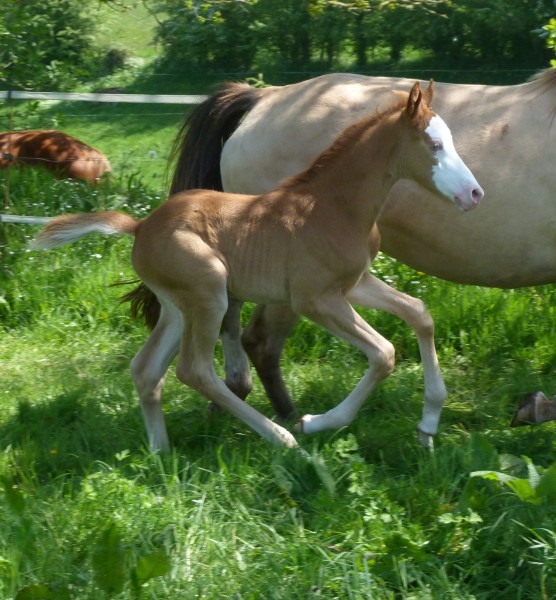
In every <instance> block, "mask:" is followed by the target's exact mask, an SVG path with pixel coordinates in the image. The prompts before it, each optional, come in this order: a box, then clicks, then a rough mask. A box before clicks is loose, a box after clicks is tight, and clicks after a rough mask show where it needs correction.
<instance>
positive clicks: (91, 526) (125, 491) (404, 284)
mask: <svg viewBox="0 0 556 600" xmlns="http://www.w3.org/2000/svg"><path fill="white" fill-rule="evenodd" d="M11 190H12V193H11V203H12V206H11V209H12V210H13V212H19V213H20V214H37V215H42V214H50V215H51V214H57V213H58V212H62V211H76V210H92V209H98V208H122V209H124V210H128V211H130V212H132V213H134V214H135V215H137V216H141V215H144V214H145V213H147V212H148V211H149V210H150V209H151V208H152V207H153V206H154V205H156V204H157V203H158V202H159V201H160V199H161V198H160V197H159V195H158V194H156V193H153V192H152V191H151V189H150V188H149V187H147V186H145V185H144V183H143V181H142V180H141V178H138V177H137V176H129V177H126V176H125V175H124V176H123V177H121V179H120V180H119V181H118V180H114V181H113V182H112V183H108V184H106V185H104V186H100V187H98V188H94V189H93V188H90V187H87V186H85V185H83V184H77V183H72V182H60V181H55V180H53V179H51V178H50V177H49V176H48V175H47V174H39V173H33V172H25V173H24V174H23V173H22V174H19V175H18V174H13V175H12V180H11ZM0 192H2V190H0ZM35 231H36V228H34V227H31V226H27V225H18V226H16V225H11V226H9V227H8V226H4V230H3V235H4V238H5V239H4V242H3V246H2V270H1V273H0V318H1V319H2V321H1V325H0V364H1V366H2V368H1V370H0V408H1V410H0V449H1V454H0V478H1V484H2V486H1V488H2V492H1V493H0V598H1V599H8V598H19V599H23V598H39V597H40V598H62V599H63V598H75V599H77V598H79V599H80V600H81V599H89V598H90V599H91V600H92V599H95V600H97V599H102V598H137V597H140V596H142V597H145V598H159V599H162V598H164V599H167V598H180V599H181V598H184V599H189V598H211V599H212V598H215V599H216V598H234V599H240V598H241V599H250V598H253V599H255V598H256V599H258V598H276V599H284V600H285V599H290V598H300V599H301V598H330V599H332V598H342V599H343V598H354V599H359V598H377V599H382V598H384V599H394V598H395V599H399V598H404V599H405V598H407V599H410V598H411V599H417V598H419V599H421V598H427V599H428V598H431V599H432V598H434V599H437V598H438V599H445V598H452V599H457V600H460V599H471V598H475V599H477V598H481V599H491V598H512V599H513V598H523V599H525V598H527V599H537V598H547V599H548V598H551V597H554V596H555V595H556V585H555V577H554V576H555V574H556V573H555V571H556V541H555V540H556V535H555V528H554V523H555V517H556V508H555V506H556V504H555V503H554V500H555V492H554V488H555V485H554V481H553V476H552V470H550V469H549V467H550V466H551V465H552V464H553V461H554V451H555V446H556V444H555V440H554V426H553V425H552V424H547V425H545V426H543V427H539V428H534V429H530V428H521V429H509V428H508V423H509V420H510V418H511V414H512V412H513V410H514V408H515V406H516V402H517V401H518V400H519V398H520V396H521V395H522V394H523V393H525V392H527V391H531V390H533V389H538V388H541V387H542V388H544V389H547V390H548V391H552V390H554V389H555V388H556V381H555V374H554V371H553V368H554V364H555V361H554V352H555V351H554V344H553V339H554V333H555V332H554V327H555V321H554V310H555V309H554V306H555V305H556V304H555V300H556V298H555V297H554V294H555V293H554V290H553V289H552V288H551V287H544V288H531V289H524V290H515V291H502V290H495V289H492V290H491V289H481V288H474V287H462V286H455V285H451V284H448V283H446V282H442V281H438V280H434V279H432V278H429V277H425V276H422V275H419V274H417V273H415V272H414V271H411V270H409V269H407V268H405V267H403V266H402V265H399V264H397V263H395V262H394V261H392V260H390V259H387V258H386V257H381V258H380V259H379V260H378V262H377V263H376V264H375V265H374V269H375V271H376V273H377V274H379V275H380V276H381V277H384V278H387V279H388V280H389V281H391V282H392V283H394V284H395V285H396V286H397V287H398V288H399V289H403V290H405V291H407V292H409V293H411V294H413V295H416V296H419V297H421V298H423V299H424V300H425V301H426V303H427V304H428V306H429V308H430V310H431V312H432V314H433V316H434V318H435V321H436V327H437V342H438V349H439V357H440V363H441V366H442V369H443V372H444V375H445V377H446V380H447V383H448V387H449V390H450V397H449V402H448V405H447V407H446V409H445V411H444V413H443V418H442V428H441V432H440V434H439V436H438V439H437V443H436V450H435V452H434V453H433V454H431V453H429V452H427V451H425V450H423V449H422V448H420V447H419V446H418V444H417V442H416V436H415V425H416V423H417V421H418V418H419V413H420V409H421V405H422V392H423V384H422V371H421V367H420V364H419V357H418V352H417V345H416V342H415V339H414V336H413V335H412V333H411V331H409V330H408V329H407V328H406V327H405V326H404V325H403V323H401V322H400V321H398V320H396V319H395V318H394V317H391V316H389V315H385V314H382V313H376V312H374V311H364V313H363V314H364V316H365V318H366V319H368V320H369V322H371V323H372V324H373V325H374V326H376V327H377V329H379V330H380V331H381V332H382V333H384V334H385V335H386V336H387V337H388V338H389V339H391V340H392V341H393V343H394V345H395V346H396V349H397V354H398V364H397V367H396V370H395V372H394V374H393V375H392V376H391V377H390V378H389V379H388V381H387V382H385V383H384V384H383V385H382V386H381V387H380V389H379V390H378V391H377V392H376V393H375V394H373V396H372V397H371V398H369V400H368V402H367V404H366V405H365V406H364V408H363V409H362V410H361V413H360V415H359V416H358V417H357V419H356V421H355V422H354V423H353V424H352V426H350V427H349V428H347V429H344V430H341V431H338V432H326V433H321V434H318V435H315V436H313V437H309V436H303V435H301V436H300V437H299V440H300V443H301V444H302V445H303V446H304V447H305V448H306V449H307V450H308V451H309V453H311V454H312V460H311V461H310V462H306V461H303V460H301V459H300V458H299V457H297V456H296V455H291V454H290V453H288V452H284V451H279V450H276V449H275V448H273V447H270V446H269V445H268V444H267V443H265V442H264V441H262V440H261V439H260V438H259V437H258V436H256V435H255V434H253V433H252V432H251V431H250V430H249V429H247V428H246V427H245V426H244V425H243V424H242V423H240V422H238V421H237V420H235V419H233V418H232V417H230V416H228V415H226V414H221V413H217V414H213V415H211V416H209V414H208V413H207V409H206V401H205V400H204V399H203V398H201V397H199V396H198V395H197V394H195V393H193V392H192V391H191V390H188V389H186V388H184V387H183V386H182V385H181V384H179V382H178V381H177V380H176V378H175V377H174V376H173V374H172V373H170V374H169V377H168V381H167V383H166V388H165V411H166V417H167V422H168V428H169V432H170V437H171V441H172V445H173V450H172V452H171V453H170V454H169V455H168V456H156V455H154V456H153V455H151V454H150V453H149V452H148V451H147V449H146V443H145V437H144V432H143V424H142V421H141V416H140V412H139V408H138V406H137V400H136V398H135V394H134V390H133V385H132V382H131V379H130V376H129V372H128V364H129V361H130V359H131V357H132V356H133V354H134V353H135V352H136V351H137V349H138V348H139V347H140V345H141V343H142V342H143V340H144V339H145V337H146V332H145V330H144V327H143V326H142V325H141V324H140V323H135V322H133V321H132V320H131V319H130V317H129V315H128V312H127V308H126V307H125V306H120V305H119V304H118V297H119V296H120V295H121V293H122V291H123V290H124V289H125V288H123V289H122V288H121V287H111V286H110V284H111V283H115V282H119V281H125V280H129V279H132V278H133V277H134V275H133V273H132V271H131V269H130V266H129V250H130V242H129V240H127V239H111V238H108V239H107V238H90V239H87V240H84V241H82V242H80V243H78V244H75V245H73V246H71V247H68V248H64V249H60V250H57V251H53V252H50V253H36V252H29V251H28V250H27V247H26V245H27V242H28V240H29V239H30V237H32V235H33V234H34V232H35ZM248 312H249V311H247V314H248ZM246 316H247V315H246ZM216 360H217V363H218V365H219V368H221V365H220V362H221V358H220V356H217V359H216ZM364 369H365V360H364V358H363V357H362V356H360V354H359V353H358V352H357V351H356V350H354V349H353V348H351V347H349V346H348V345H346V344H344V343H343V342H341V341H339V340H337V339H335V338H333V337H332V336H330V335H329V334H328V333H326V332H324V331H322V330H320V329H318V328H317V327H315V326H313V325H311V324H309V323H308V322H302V323H301V324H300V325H299V326H298V327H297V329H296V330H295V332H294V334H293V335H292V337H291V339H290V340H289V342H288V346H287V348H286V352H285V356H284V371H285V374H286V379H287V383H288V386H289V388H290V389H291V390H292V392H293V394H294V397H295V399H296V402H297V405H298V407H299V410H300V411H301V412H304V411H311V412H316V411H318V412H320V411H323V410H327V409H328V408H330V407H331V406H333V405H335V404H336V403H337V402H338V401H339V400H340V399H342V398H343V397H344V396H345V395H346V394H347V393H348V391H349V390H350V389H351V388H352V387H353V386H354V385H355V383H356V381H357V380H358V379H359V378H360V377H361V375H362V373H363V371H364ZM249 401H250V402H251V403H252V404H253V405H255V406H256V407H257V408H258V409H259V410H261V411H263V412H265V413H266V414H268V415H270V414H271V412H270V409H269V406H268V403H267V401H266V399H265V396H264V393H263V391H262V388H261V386H260V385H259V384H258V382H256V386H255V390H254V392H253V394H252V396H251V397H250V399H249ZM521 457H526V458H521ZM476 472H484V473H485V475H484V476H477V475H475V476H473V477H472V476H471V474H472V473H476ZM535 473H536V475H535ZM510 476H512V477H516V478H517V481H519V482H521V483H519V484H515V485H514V487H511V486H509V485H508V484H507V483H505V481H506V478H508V477H510ZM511 481H513V480H511ZM539 481H543V483H542V485H540V486H539ZM527 486H529V488H530V489H529V491H527V490H528V488H527ZM516 490H517V491H516ZM524 490H525V491H524ZM535 490H540V491H538V492H535ZM526 492H527V493H526Z"/></svg>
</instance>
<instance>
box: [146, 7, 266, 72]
mask: <svg viewBox="0 0 556 600" xmlns="http://www.w3.org/2000/svg"><path fill="white" fill-rule="evenodd" d="M254 1H255V0H235V1H231V0H165V1H163V2H158V3H157V5H156V8H157V9H158V10H159V11H160V14H166V15H167V17H166V18H161V19H160V20H159V28H158V33H157V39H158V40H159V41H160V42H161V43H162V45H163V46H164V56H163V59H162V62H163V63H165V64H166V65H171V66H172V67H174V68H179V69H180V70H181V69H183V68H185V69H191V68H206V67H208V66H209V65H210V66H212V67H215V68H244V69H247V68H249V67H250V66H251V63H252V62H253V59H254V57H255V53H256V51H257V48H256V44H255V35H254V28H255V27H254V25H253V24H252V22H251V17H252V14H251V9H252V7H253V4H254Z"/></svg>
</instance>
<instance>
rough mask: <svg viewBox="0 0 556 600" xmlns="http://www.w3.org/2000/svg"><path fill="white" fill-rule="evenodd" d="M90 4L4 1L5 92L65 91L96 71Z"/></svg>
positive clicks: (0, 63)
mask: <svg viewBox="0 0 556 600" xmlns="http://www.w3.org/2000/svg"><path fill="white" fill-rule="evenodd" d="M90 4H91V0H42V1H41V2H35V1H34V0H4V2H3V6H2V10H1V11H0V41H1V45H0V80H2V81H3V82H4V83H5V84H8V85H9V86H10V87H20V88H30V87H32V88H37V87H42V88H46V89H49V88H51V89H52V88H68V87H71V86H72V85H74V83H75V80H76V79H77V78H83V77H87V76H90V75H91V74H93V73H94V72H95V70H96V69H97V65H98V57H99V54H98V51H97V49H96V48H95V45H94V42H93V32H94V22H93V21H92V20H91V19H90V18H88V16H87V10H86V9H87V6H88V5H90Z"/></svg>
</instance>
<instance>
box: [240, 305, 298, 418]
mask: <svg viewBox="0 0 556 600" xmlns="http://www.w3.org/2000/svg"><path fill="white" fill-rule="evenodd" d="M298 320H299V315H298V314H296V313H295V312H294V311H293V310H292V309H291V308H290V307H289V306H287V305H284V304H261V305H259V306H257V308H256V309H255V312H254V313H253V316H252V317H251V320H250V322H249V325H248V327H247V328H246V330H245V332H244V333H243V336H242V342H243V347H244V348H245V350H246V351H247V354H248V355H249V358H250V359H251V361H252V362H253V366H254V367H255V369H256V370H257V374H258V375H259V377H260V379H261V381H262V384H263V386H264V388H265V391H266V393H267V396H268V397H269V399H270V402H271V404H272V406H273V408H274V410H275V412H276V414H277V415H278V417H279V418H280V420H282V421H287V420H289V419H291V418H293V417H294V416H295V406H294V403H293V400H292V399H291V396H290V394H289V393H288V390H287V389H286V385H285V383H284V379H283V377H282V371H281V369H280V355H281V353H282V349H283V348H284V344H285V342H286V339H287V337H288V334H289V333H290V331H291V330H292V329H293V326H294V325H295V324H296V323H297V321H298Z"/></svg>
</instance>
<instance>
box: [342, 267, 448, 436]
mask: <svg viewBox="0 0 556 600" xmlns="http://www.w3.org/2000/svg"><path fill="white" fill-rule="evenodd" d="M347 298H348V300H349V301H350V302H351V303H352V304H355V305H357V306H365V307H368V308H376V309H378V310H384V311H386V312H389V313H391V314H394V315H397V316H398V317H400V318H401V319H402V320H403V321H405V322H406V323H407V324H408V325H409V326H410V327H411V328H412V329H413V330H414V331H415V335H416V337H417V343H418V344H419V352H420V354H421V361H422V363H423V374H424V380H425V382H424V383H425V397H424V407H423V415H422V419H421V422H420V423H419V426H418V428H419V431H420V435H419V437H420V440H421V442H422V443H423V444H424V445H427V446H428V445H430V439H429V438H430V436H431V435H435V434H436V432H437V431H438V423H439V420H440V414H441V412H442V408H443V406H444V401H445V400H446V396H447V391H446V386H445V385H444V380H443V378H442V373H441V372H440V366H439V364H438V357H437V355H436V348H435V344H434V322H433V320H432V317H431V316H430V314H429V312H428V311H427V309H426V307H425V305H424V304H423V302H422V301H421V300H418V299H417V298H412V297H411V296H408V295H407V294H403V293H402V292H399V291H397V290H395V289H394V288H392V287H390V286H389V285H387V284H386V283H384V282H383V281H381V280H380V279H377V278H376V277H374V276H373V275H371V274H370V273H365V275H364V276H363V277H362V278H361V281H360V282H359V283H358V285H357V286H356V287H355V288H354V289H352V290H350V292H349V293H348V294H347Z"/></svg>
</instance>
